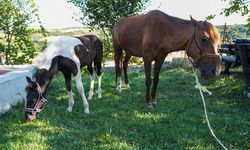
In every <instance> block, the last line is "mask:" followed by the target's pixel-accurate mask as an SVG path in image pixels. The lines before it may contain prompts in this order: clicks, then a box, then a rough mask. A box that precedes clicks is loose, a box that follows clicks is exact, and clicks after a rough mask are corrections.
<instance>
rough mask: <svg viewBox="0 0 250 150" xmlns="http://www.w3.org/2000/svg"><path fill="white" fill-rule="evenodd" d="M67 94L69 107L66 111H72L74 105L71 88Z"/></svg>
mask: <svg viewBox="0 0 250 150" xmlns="http://www.w3.org/2000/svg"><path fill="white" fill-rule="evenodd" d="M68 96H69V107H68V109H67V110H68V111H69V112H72V108H73V106H74V98H73V93H72V90H71V91H68Z"/></svg>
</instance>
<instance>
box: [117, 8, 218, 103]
mask: <svg viewBox="0 0 250 150" xmlns="http://www.w3.org/2000/svg"><path fill="white" fill-rule="evenodd" d="M190 18H191V21H189V20H183V19H180V18H176V17H173V16H169V15H167V14H165V13H163V12H161V11H159V10H153V11H151V12H149V13H147V14H144V15H138V16H130V17H126V18H123V19H121V20H120V21H118V22H117V24H116V25H115V26H114V28H113V33H112V39H113V47H114V54H115V57H114V58H115V68H116V89H117V90H118V91H119V92H121V72H122V66H123V69H124V77H125V84H126V87H127V88H129V87H130V86H129V80H128V74H127V67H128V62H129V59H130V58H131V56H136V57H142V58H143V61H144V69H145V75H146V103H147V106H148V108H153V105H152V104H154V103H156V101H155V96H156V87H157V84H158V81H159V72H160V69H161V66H162V64H163V62H164V59H165V57H166V56H167V55H168V54H169V53H171V52H175V51H180V50H185V51H186V53H187V55H188V56H189V57H191V59H192V63H193V65H194V66H195V67H197V68H199V70H200V72H201V76H202V77H203V78H204V79H211V78H214V77H215V76H216V75H218V74H219V72H220V68H221V66H220V57H219V54H218V51H217V49H218V44H219V41H220V36H219V33H218V31H217V29H216V27H215V26H214V25H212V24H211V23H209V22H207V21H196V20H195V19H193V18H192V17H191V16H190ZM123 50H124V51H125V53H126V55H125V59H124V61H123V62H122V55H123V54H122V53H123ZM152 61H154V62H155V65H154V78H153V87H152V91H151V93H150V86H151V63H152Z"/></svg>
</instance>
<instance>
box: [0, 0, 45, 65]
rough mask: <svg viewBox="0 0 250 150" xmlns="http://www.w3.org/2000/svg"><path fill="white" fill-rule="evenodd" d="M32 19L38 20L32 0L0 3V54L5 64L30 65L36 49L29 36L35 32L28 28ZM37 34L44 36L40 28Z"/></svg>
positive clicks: (10, 0)
mask: <svg viewBox="0 0 250 150" xmlns="http://www.w3.org/2000/svg"><path fill="white" fill-rule="evenodd" d="M34 18H36V19H37V20H39V17H38V15H37V9H36V8H35V3H34V1H33V0H22V1H21V0H1V1H0V31H2V32H3V38H2V39H1V41H0V43H1V45H2V48H1V50H0V52H2V53H4V54H5V63H6V64H23V63H30V61H31V59H32V58H34V56H35V52H36V49H35V45H34V42H33V38H32V36H31V34H33V33H34V32H35V30H33V29H29V28H28V27H29V24H31V23H32V22H33V21H34V20H35V19H34ZM39 22H40V20H39ZM40 23H41V22H40ZM38 32H39V33H41V34H43V35H45V29H44V28H43V27H42V26H40V30H39V31H38Z"/></svg>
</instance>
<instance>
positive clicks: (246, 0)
mask: <svg viewBox="0 0 250 150" xmlns="http://www.w3.org/2000/svg"><path fill="white" fill-rule="evenodd" d="M222 1H227V2H228V3H229V7H228V8H224V9H223V11H222V14H224V15H225V16H230V15H231V14H233V13H238V14H240V15H241V16H248V18H247V22H248V23H247V27H248V30H249V31H250V0H222Z"/></svg>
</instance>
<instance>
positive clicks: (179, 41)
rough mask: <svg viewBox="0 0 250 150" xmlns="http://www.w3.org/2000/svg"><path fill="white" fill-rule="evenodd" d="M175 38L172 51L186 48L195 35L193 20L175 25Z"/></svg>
mask: <svg viewBox="0 0 250 150" xmlns="http://www.w3.org/2000/svg"><path fill="white" fill-rule="evenodd" d="M175 28H176V29H175V30H176V32H175V36H176V37H175V40H174V41H173V45H172V46H173V48H172V52H174V51H181V50H185V49H186V47H187V46H188V44H189V42H190V40H191V37H192V35H193V26H192V24H191V22H189V21H186V22H185V23H183V24H179V25H176V26H175Z"/></svg>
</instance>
